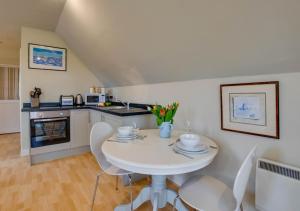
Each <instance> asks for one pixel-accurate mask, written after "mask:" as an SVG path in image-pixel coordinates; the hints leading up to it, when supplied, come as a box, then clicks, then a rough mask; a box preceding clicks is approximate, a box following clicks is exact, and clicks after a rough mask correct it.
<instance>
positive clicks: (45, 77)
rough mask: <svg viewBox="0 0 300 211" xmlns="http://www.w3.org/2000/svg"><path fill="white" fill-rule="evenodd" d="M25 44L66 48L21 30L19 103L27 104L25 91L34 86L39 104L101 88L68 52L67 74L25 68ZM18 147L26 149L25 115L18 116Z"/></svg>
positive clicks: (46, 34) (50, 36) (43, 34)
mask: <svg viewBox="0 0 300 211" xmlns="http://www.w3.org/2000/svg"><path fill="white" fill-rule="evenodd" d="M28 43H35V44H41V45H49V46H55V47H63V48H68V47H67V45H66V44H65V43H64V41H63V40H62V39H61V38H60V37H59V36H58V35H57V34H56V33H55V32H51V31H45V30H39V29H33V28H27V27H23V28H22V34H21V50H20V103H21V106H22V104H23V103H24V102H30V96H29V92H30V90H32V89H33V88H34V87H35V86H36V87H39V88H41V89H42V92H43V94H42V95H41V96H40V101H41V102H58V100H59V96H60V95H61V94H64V95H76V94H78V93H81V94H84V93H85V92H88V91H89V87H91V86H94V85H97V86H101V83H100V81H99V80H98V79H97V78H96V77H95V76H94V75H93V74H92V73H91V72H90V71H89V69H88V68H87V67H86V66H85V65H84V64H83V63H82V62H81V61H80V60H79V58H78V57H77V56H76V55H75V54H74V53H73V52H72V51H71V50H70V49H68V51H67V71H61V72H60V71H50V70H33V69H28ZM21 148H22V152H23V154H26V153H27V152H28V149H29V119H28V113H22V114H21Z"/></svg>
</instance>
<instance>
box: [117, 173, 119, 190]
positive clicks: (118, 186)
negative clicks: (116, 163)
mask: <svg viewBox="0 0 300 211" xmlns="http://www.w3.org/2000/svg"><path fill="white" fill-rule="evenodd" d="M116 190H119V177H118V176H116Z"/></svg>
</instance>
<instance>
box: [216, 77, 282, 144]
mask: <svg viewBox="0 0 300 211" xmlns="http://www.w3.org/2000/svg"><path fill="white" fill-rule="evenodd" d="M220 92H221V129H222V130H228V131H233V132H238V133H245V134H250V135H257V136H264V137H269V138H275V139H279V82H278V81H269V82H256V83H241V84H223V85H221V86H220Z"/></svg>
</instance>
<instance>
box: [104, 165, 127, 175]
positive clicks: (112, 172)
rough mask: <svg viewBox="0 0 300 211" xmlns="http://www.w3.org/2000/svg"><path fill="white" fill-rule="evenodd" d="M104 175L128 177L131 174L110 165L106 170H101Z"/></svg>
mask: <svg viewBox="0 0 300 211" xmlns="http://www.w3.org/2000/svg"><path fill="white" fill-rule="evenodd" d="M102 170H103V171H104V172H105V173H106V174H109V175H113V176H122V175H128V174H132V172H130V171H126V170H124V169H120V168H118V167H116V166H114V165H110V166H108V167H106V168H103V169H102Z"/></svg>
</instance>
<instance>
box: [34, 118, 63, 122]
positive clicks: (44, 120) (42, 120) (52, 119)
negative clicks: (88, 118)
mask: <svg viewBox="0 0 300 211" xmlns="http://www.w3.org/2000/svg"><path fill="white" fill-rule="evenodd" d="M67 119H68V117H61V118H51V119H35V120H34V122H53V121H59V120H67Z"/></svg>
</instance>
